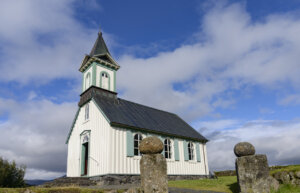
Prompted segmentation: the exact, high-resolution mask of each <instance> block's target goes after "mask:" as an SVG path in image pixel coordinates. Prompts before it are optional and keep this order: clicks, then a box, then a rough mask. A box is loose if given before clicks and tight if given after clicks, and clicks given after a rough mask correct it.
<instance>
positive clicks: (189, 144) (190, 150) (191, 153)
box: [188, 142, 194, 160]
mask: <svg viewBox="0 0 300 193" xmlns="http://www.w3.org/2000/svg"><path fill="white" fill-rule="evenodd" d="M188 150H189V160H194V145H193V143H192V142H189V143H188Z"/></svg>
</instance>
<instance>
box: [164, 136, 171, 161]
mask: <svg viewBox="0 0 300 193" xmlns="http://www.w3.org/2000/svg"><path fill="white" fill-rule="evenodd" d="M164 148H165V158H166V159H171V158H172V148H171V140H170V139H165V141H164Z"/></svg>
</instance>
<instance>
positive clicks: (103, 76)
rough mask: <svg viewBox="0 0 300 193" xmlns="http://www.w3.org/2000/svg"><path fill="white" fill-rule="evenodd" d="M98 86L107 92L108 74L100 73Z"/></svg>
mask: <svg viewBox="0 0 300 193" xmlns="http://www.w3.org/2000/svg"><path fill="white" fill-rule="evenodd" d="M100 79H101V80H100V86H101V88H104V89H106V90H109V83H110V80H109V74H108V73H107V72H101V77H100Z"/></svg>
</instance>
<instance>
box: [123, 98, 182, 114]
mask: <svg viewBox="0 0 300 193" xmlns="http://www.w3.org/2000/svg"><path fill="white" fill-rule="evenodd" d="M118 99H121V100H123V101H127V102H130V103H133V104H136V105H140V106H143V107H147V108H149V109H154V110H157V111H161V112H164V113H169V114H172V115H176V116H178V115H177V114H175V113H172V112H169V111H165V110H161V109H157V108H154V107H150V106H146V105H142V104H140V103H136V102H132V101H129V100H126V99H122V98H118ZM178 117H179V116H178Z"/></svg>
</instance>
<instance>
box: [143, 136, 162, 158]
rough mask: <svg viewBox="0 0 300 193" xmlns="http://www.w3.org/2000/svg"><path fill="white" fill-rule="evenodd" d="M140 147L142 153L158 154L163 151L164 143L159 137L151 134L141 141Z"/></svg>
mask: <svg viewBox="0 0 300 193" xmlns="http://www.w3.org/2000/svg"><path fill="white" fill-rule="evenodd" d="M139 149H140V152H141V153H142V154H156V153H161V152H162V151H163V149H164V144H163V143H162V142H161V140H160V139H159V138H158V137H154V136H151V137H147V138H145V139H143V140H142V141H141V143H140V146H139Z"/></svg>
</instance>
